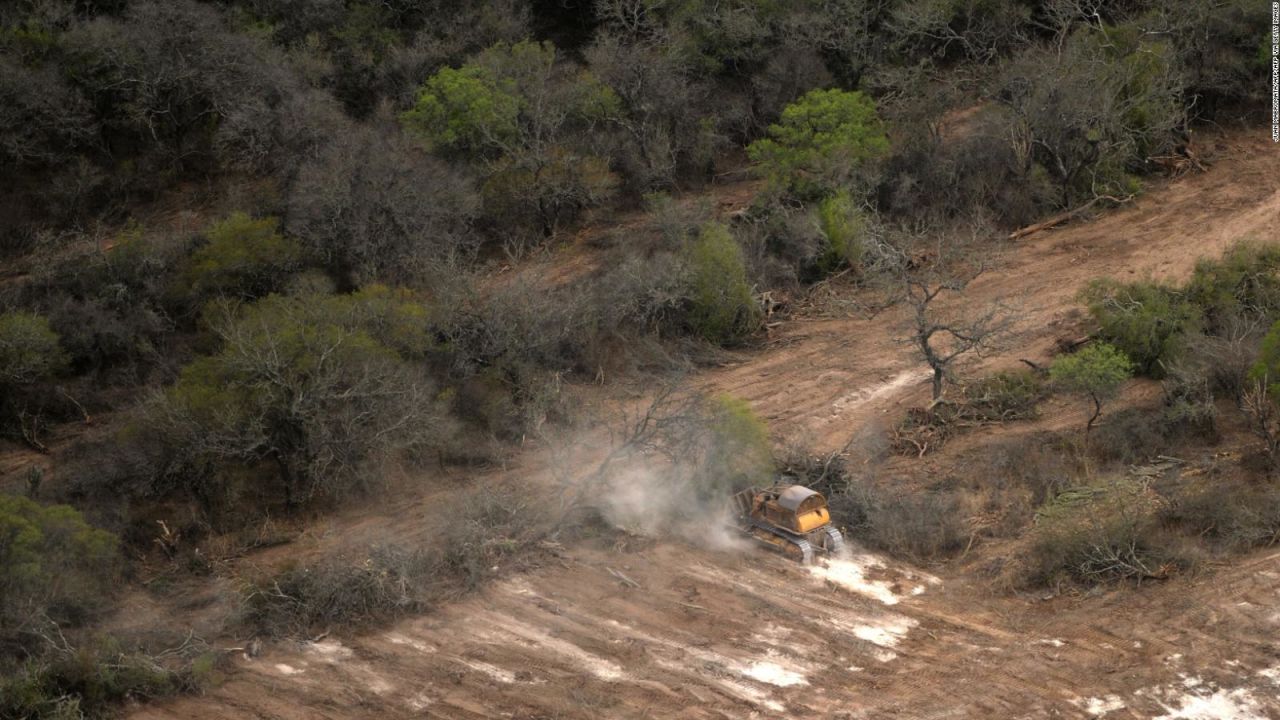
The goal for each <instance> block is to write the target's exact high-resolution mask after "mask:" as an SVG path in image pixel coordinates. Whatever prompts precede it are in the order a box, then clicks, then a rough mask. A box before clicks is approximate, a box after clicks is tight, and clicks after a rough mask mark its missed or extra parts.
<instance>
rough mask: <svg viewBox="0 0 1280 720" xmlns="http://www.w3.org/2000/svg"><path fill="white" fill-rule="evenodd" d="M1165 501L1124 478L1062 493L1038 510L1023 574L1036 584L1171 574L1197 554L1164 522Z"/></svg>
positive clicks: (1156, 576)
mask: <svg viewBox="0 0 1280 720" xmlns="http://www.w3.org/2000/svg"><path fill="white" fill-rule="evenodd" d="M1162 506H1163V501H1162V500H1161V498H1160V497H1159V496H1158V495H1156V494H1155V493H1154V492H1153V491H1152V490H1150V489H1149V488H1148V487H1147V486H1145V485H1144V484H1142V483H1141V482H1138V481H1136V480H1132V479H1127V478H1120V479H1112V480H1108V481H1104V482H1100V483H1097V484H1094V485H1087V486H1081V487H1076V488H1072V489H1070V490H1066V491H1064V492H1062V493H1059V494H1058V496H1057V497H1055V498H1054V499H1052V500H1050V501H1049V502H1048V503H1046V504H1045V505H1043V506H1042V507H1041V508H1040V510H1039V511H1038V512H1037V513H1036V528H1035V530H1034V532H1033V533H1032V535H1031V538H1030V547H1029V548H1028V549H1029V552H1028V553H1027V556H1026V557H1025V559H1024V567H1023V577H1024V580H1025V581H1026V582H1029V583H1030V584H1033V585H1044V584H1052V583H1055V582H1061V581H1063V580H1074V581H1079V582H1085V583H1101V582H1108V581H1115V580H1136V581H1139V582H1141V581H1142V580H1146V579H1157V578H1164V577H1167V576H1168V575H1169V574H1170V573H1171V572H1173V571H1175V570H1178V569H1182V568H1185V567H1188V566H1190V565H1192V564H1194V561H1195V558H1194V557H1193V556H1192V555H1191V554H1189V553H1188V552H1187V550H1186V549H1185V548H1184V547H1183V544H1182V543H1180V542H1178V539H1177V538H1175V537H1174V536H1173V535H1172V534H1171V533H1169V532H1168V531H1167V530H1165V529H1164V528H1163V527H1162V525H1161V522H1160V519H1161V518H1160V513H1161V508H1162Z"/></svg>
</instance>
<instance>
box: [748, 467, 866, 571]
mask: <svg viewBox="0 0 1280 720" xmlns="http://www.w3.org/2000/svg"><path fill="white" fill-rule="evenodd" d="M730 506H731V509H732V511H733V513H734V523H735V524H736V525H737V527H738V529H739V530H741V531H742V532H743V533H745V534H746V535H748V536H749V537H751V538H752V539H754V540H756V541H757V542H759V543H761V544H764V545H766V546H768V547H769V548H771V549H773V550H775V551H777V552H781V553H782V554H784V555H786V556H788V557H790V558H793V559H794V560H797V561H798V562H800V563H802V564H805V565H808V564H809V563H812V562H813V561H814V557H815V554H816V553H818V552H825V553H831V554H836V553H839V552H841V551H842V550H843V549H844V538H843V537H842V536H841V535H840V531H839V530H837V529H836V528H835V526H833V525H832V524H831V513H830V511H829V510H828V509H827V499H826V498H825V497H823V496H822V493H820V492H818V491H816V490H810V489H809V488H807V487H805V486H803V485H788V484H778V485H774V486H772V487H768V488H764V489H759V488H748V489H746V490H743V491H742V492H739V493H736V494H735V495H733V496H732V497H731V498H730Z"/></svg>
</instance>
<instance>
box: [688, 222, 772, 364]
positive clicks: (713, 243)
mask: <svg viewBox="0 0 1280 720" xmlns="http://www.w3.org/2000/svg"><path fill="white" fill-rule="evenodd" d="M687 263H688V266H689V274H690V277H689V302H690V310H689V319H690V323H691V325H692V327H693V330H694V331H695V332H696V333H698V334H699V335H701V336H702V337H703V338H706V339H707V340H710V341H711V342H716V343H732V342H735V341H738V340H741V339H742V338H743V337H745V336H747V335H748V334H750V333H751V332H753V331H755V329H756V328H757V327H758V326H759V324H760V308H759V306H758V305H757V304H756V302H755V299H754V298H753V297H752V294H751V285H750V283H748V282H747V269H746V264H745V261H744V260H743V256H742V248H741V247H739V245H738V243H737V242H735V241H734V239H733V236H732V235H730V234H729V229H728V228H726V227H725V226H724V225H721V224H719V223H709V224H707V225H705V226H703V228H702V231H701V232H700V233H699V234H698V237H697V238H696V239H695V240H694V241H693V244H692V245H691V246H690V247H689V249H688V250H687Z"/></svg>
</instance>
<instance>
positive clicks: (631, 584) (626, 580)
mask: <svg viewBox="0 0 1280 720" xmlns="http://www.w3.org/2000/svg"><path fill="white" fill-rule="evenodd" d="M604 569H605V570H608V571H609V574H610V575H612V576H614V577H616V578H618V581H619V582H621V583H622V584H623V585H626V586H628V587H633V588H637V589H638V588H639V587H640V583H638V582H636V581H635V580H632V579H631V578H629V577H627V576H626V575H623V574H622V573H621V572H619V571H617V570H614V569H613V568H611V567H609V566H608V565H606V566H605V568H604Z"/></svg>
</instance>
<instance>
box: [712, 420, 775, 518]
mask: <svg viewBox="0 0 1280 720" xmlns="http://www.w3.org/2000/svg"><path fill="white" fill-rule="evenodd" d="M707 410H708V435H709V437H708V441H707V448H706V453H705V455H704V456H703V459H702V474H703V475H704V476H705V480H704V481H703V482H702V483H701V490H702V492H703V493H704V495H705V496H707V497H715V496H720V495H724V494H725V493H726V491H728V490H730V489H732V490H740V489H742V488H744V487H747V486H752V485H756V486H759V485H769V484H771V480H772V476H773V468H774V463H773V447H772V444H771V443H770V441H769V428H768V426H766V425H765V423H764V421H763V420H761V419H760V418H759V417H758V416H757V415H756V414H755V412H754V411H753V410H752V409H751V405H749V404H748V403H747V402H746V401H745V400H743V399H741V398H736V397H733V396H732V395H717V396H715V397H714V398H711V400H710V404H709V407H708V408H707Z"/></svg>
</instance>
